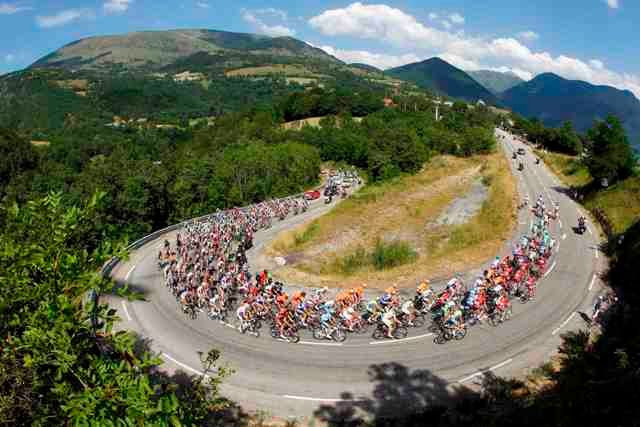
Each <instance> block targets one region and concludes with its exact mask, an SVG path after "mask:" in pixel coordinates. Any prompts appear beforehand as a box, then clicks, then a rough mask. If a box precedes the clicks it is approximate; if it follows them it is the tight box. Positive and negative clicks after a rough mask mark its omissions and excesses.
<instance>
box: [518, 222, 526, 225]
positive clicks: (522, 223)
mask: <svg viewBox="0 0 640 427" xmlns="http://www.w3.org/2000/svg"><path fill="white" fill-rule="evenodd" d="M518 224H520V225H527V222H526V221H519V222H518Z"/></svg>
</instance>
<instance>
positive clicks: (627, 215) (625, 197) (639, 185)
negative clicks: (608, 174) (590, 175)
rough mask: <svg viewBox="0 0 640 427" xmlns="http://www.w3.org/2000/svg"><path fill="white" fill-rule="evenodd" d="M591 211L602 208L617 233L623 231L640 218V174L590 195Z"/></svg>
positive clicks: (589, 206) (589, 205)
mask: <svg viewBox="0 0 640 427" xmlns="http://www.w3.org/2000/svg"><path fill="white" fill-rule="evenodd" d="M584 204H585V206H586V207H587V209H589V210H590V211H594V210H595V209H597V208H600V209H602V210H604V211H605V213H606V214H607V217H608V218H609V220H610V221H611V225H612V226H613V231H614V232H615V233H623V232H624V231H625V230H627V229H628V228H629V227H630V226H631V225H632V224H633V223H634V222H635V221H637V220H638V218H640V176H635V177H631V178H627V179H626V180H624V181H621V182H619V183H617V184H615V185H612V186H611V187H609V188H607V189H602V190H599V191H597V192H595V193H592V194H590V195H588V196H587V197H586V199H585V201H584Z"/></svg>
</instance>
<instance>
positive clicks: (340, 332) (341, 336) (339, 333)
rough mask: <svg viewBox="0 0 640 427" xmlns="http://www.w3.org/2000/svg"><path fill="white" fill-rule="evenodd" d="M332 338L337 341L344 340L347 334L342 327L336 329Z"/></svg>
mask: <svg viewBox="0 0 640 427" xmlns="http://www.w3.org/2000/svg"><path fill="white" fill-rule="evenodd" d="M331 338H332V339H333V340H334V341H335V342H344V340H346V339H347V334H346V333H345V332H344V331H343V330H342V329H336V330H335V331H334V332H333V335H332V337H331Z"/></svg>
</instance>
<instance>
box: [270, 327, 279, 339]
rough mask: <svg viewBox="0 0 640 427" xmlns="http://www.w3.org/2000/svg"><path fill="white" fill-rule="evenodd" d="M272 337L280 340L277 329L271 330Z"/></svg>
mask: <svg viewBox="0 0 640 427" xmlns="http://www.w3.org/2000/svg"><path fill="white" fill-rule="evenodd" d="M271 336H272V337H273V338H280V332H279V331H278V330H277V329H276V328H271Z"/></svg>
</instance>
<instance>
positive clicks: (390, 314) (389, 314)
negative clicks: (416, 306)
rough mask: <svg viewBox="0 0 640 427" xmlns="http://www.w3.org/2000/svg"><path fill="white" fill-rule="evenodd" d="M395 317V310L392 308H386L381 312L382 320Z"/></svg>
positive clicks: (389, 319) (386, 320) (390, 319)
mask: <svg viewBox="0 0 640 427" xmlns="http://www.w3.org/2000/svg"><path fill="white" fill-rule="evenodd" d="M394 317H395V312H394V311H393V310H387V311H385V312H384V313H383V314H382V321H383V322H390V321H392V320H393V318H394Z"/></svg>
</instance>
